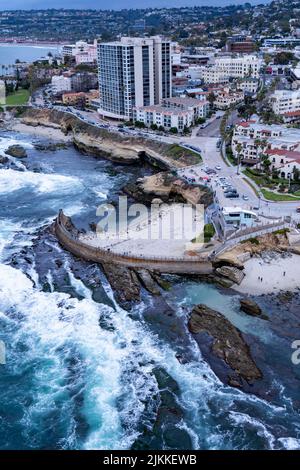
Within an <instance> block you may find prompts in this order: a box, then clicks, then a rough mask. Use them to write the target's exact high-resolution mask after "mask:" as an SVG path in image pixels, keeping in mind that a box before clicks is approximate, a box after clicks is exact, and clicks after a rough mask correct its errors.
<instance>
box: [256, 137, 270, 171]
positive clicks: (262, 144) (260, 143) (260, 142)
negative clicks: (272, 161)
mask: <svg viewBox="0 0 300 470" xmlns="http://www.w3.org/2000/svg"><path fill="white" fill-rule="evenodd" d="M254 145H255V147H256V148H257V150H258V152H257V153H258V158H259V161H258V164H259V169H260V170H261V162H262V159H263V158H264V156H265V153H264V152H265V149H266V146H267V141H266V140H265V139H259V138H257V139H255V141H254Z"/></svg>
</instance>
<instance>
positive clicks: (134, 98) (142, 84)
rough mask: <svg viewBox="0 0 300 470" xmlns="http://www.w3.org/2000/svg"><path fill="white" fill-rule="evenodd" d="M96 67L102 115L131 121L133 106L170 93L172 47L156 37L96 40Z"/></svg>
mask: <svg viewBox="0 0 300 470" xmlns="http://www.w3.org/2000/svg"><path fill="white" fill-rule="evenodd" d="M98 68H99V91H100V108H99V113H100V114H101V115H102V116H104V117H109V118H115V119H121V120H130V119H132V117H133V108H134V107H135V106H150V105H153V104H159V103H160V102H161V100H162V99H163V98H170V96H171V46H170V42H169V41H167V40H165V39H163V38H161V37H159V36H154V37H151V38H128V37H123V38H121V40H120V41H117V42H107V43H99V44H98Z"/></svg>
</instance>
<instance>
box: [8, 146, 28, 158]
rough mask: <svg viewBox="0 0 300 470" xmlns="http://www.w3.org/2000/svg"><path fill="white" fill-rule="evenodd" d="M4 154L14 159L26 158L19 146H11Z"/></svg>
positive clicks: (25, 153) (24, 152)
mask: <svg viewBox="0 0 300 470" xmlns="http://www.w3.org/2000/svg"><path fill="white" fill-rule="evenodd" d="M5 153H6V154H7V155H10V156H11V157H15V158H26V157H27V152H26V150H25V149H24V147H22V146H21V145H11V146H10V147H8V149H7V150H5Z"/></svg>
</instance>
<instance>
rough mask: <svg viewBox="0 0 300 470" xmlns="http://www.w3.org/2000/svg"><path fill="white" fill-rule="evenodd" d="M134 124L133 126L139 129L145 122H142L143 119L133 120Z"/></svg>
mask: <svg viewBox="0 0 300 470" xmlns="http://www.w3.org/2000/svg"><path fill="white" fill-rule="evenodd" d="M134 125H135V127H139V128H141V129H142V128H144V127H146V126H145V124H144V123H143V121H135V123H134Z"/></svg>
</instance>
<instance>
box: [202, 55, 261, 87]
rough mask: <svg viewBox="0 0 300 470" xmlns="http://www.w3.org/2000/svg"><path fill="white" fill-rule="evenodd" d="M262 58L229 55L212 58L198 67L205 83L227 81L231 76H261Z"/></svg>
mask: <svg viewBox="0 0 300 470" xmlns="http://www.w3.org/2000/svg"><path fill="white" fill-rule="evenodd" d="M261 65H262V61H261V59H259V58H258V57H257V56H255V55H253V54H252V55H249V54H247V55H238V56H236V55H229V56H227V55H226V56H220V57H216V58H213V59H211V61H210V62H209V63H208V64H207V65H206V66H201V67H200V68H199V69H198V73H199V76H201V78H202V80H203V81H204V83H226V82H227V81H228V80H229V79H230V78H240V79H241V78H246V77H249V78H256V79H258V78H259V71H260V68H261Z"/></svg>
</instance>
